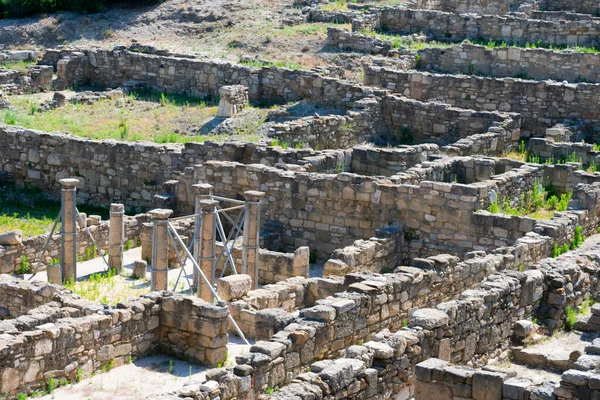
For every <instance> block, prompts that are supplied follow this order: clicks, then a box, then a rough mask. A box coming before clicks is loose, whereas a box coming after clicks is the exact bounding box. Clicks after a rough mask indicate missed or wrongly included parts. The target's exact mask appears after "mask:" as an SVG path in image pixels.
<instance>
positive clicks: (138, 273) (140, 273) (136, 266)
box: [133, 261, 148, 279]
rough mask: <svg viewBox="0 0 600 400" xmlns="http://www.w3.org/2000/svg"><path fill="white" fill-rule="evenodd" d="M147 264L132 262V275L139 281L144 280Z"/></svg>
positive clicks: (144, 262)
mask: <svg viewBox="0 0 600 400" xmlns="http://www.w3.org/2000/svg"><path fill="white" fill-rule="evenodd" d="M147 268H148V263H147V262H146V261H134V262H133V275H134V276H135V277H137V278H139V279H146V270H147Z"/></svg>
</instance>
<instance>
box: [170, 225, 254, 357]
mask: <svg viewBox="0 0 600 400" xmlns="http://www.w3.org/2000/svg"><path fill="white" fill-rule="evenodd" d="M167 224H168V227H169V228H170V230H171V232H172V233H173V235H174V236H175V238H176V239H177V241H178V242H179V243H180V244H183V241H182V240H181V237H179V234H178V233H177V231H176V230H175V228H173V225H171V223H170V222H167ZM182 247H183V249H184V250H185V252H186V254H187V256H188V257H189V258H190V259H191V260H192V264H193V265H194V268H195V269H196V270H197V271H198V274H199V275H200V277H201V278H202V279H204V282H205V283H206V285H207V286H208V287H209V288H210V291H211V292H212V295H213V296H214V298H215V299H217V301H222V299H221V298H220V297H219V294H218V293H217V291H216V290H215V289H214V288H213V287H212V285H211V284H210V282H209V281H208V278H206V275H204V272H202V269H200V266H198V263H197V262H196V260H194V258H193V257H192V253H190V251H189V250H188V249H187V247H185V245H183V246H182ZM229 320H230V321H231V323H232V324H233V326H234V327H235V330H236V331H237V333H238V335H239V336H240V338H242V340H243V341H244V343H246V344H247V345H249V344H250V343H248V340H247V339H246V336H244V333H243V332H242V330H241V329H240V327H239V326H238V324H237V323H236V322H235V320H234V319H233V317H232V316H231V314H229Z"/></svg>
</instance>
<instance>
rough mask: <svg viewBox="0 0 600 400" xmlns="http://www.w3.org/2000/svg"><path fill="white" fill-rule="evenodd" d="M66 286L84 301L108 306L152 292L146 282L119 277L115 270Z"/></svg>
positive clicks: (69, 283)
mask: <svg viewBox="0 0 600 400" xmlns="http://www.w3.org/2000/svg"><path fill="white" fill-rule="evenodd" d="M64 286H65V287H66V288H67V289H69V290H72V291H73V293H75V294H77V295H79V296H81V298H83V299H86V300H89V301H98V302H100V303H102V304H108V305H116V304H117V303H119V302H122V301H125V300H127V299H129V298H132V297H137V296H139V295H142V294H145V293H149V292H150V284H149V283H148V282H147V281H146V280H143V279H133V278H131V277H127V276H122V275H119V274H117V271H116V270H114V269H111V270H109V271H108V272H105V273H97V274H92V275H90V276H89V277H88V279H86V280H81V281H76V282H73V281H70V282H66V283H65V285H64Z"/></svg>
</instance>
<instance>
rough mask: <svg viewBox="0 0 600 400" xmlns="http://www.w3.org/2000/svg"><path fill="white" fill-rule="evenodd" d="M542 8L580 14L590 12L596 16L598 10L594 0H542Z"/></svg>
mask: <svg viewBox="0 0 600 400" xmlns="http://www.w3.org/2000/svg"><path fill="white" fill-rule="evenodd" d="M542 8H543V9H544V10H547V11H572V12H575V13H581V14H592V15H593V16H595V17H597V16H598V13H599V12H600V6H599V5H598V2H596V1H594V0H581V1H577V2H568V1H565V0H544V1H543V5H542Z"/></svg>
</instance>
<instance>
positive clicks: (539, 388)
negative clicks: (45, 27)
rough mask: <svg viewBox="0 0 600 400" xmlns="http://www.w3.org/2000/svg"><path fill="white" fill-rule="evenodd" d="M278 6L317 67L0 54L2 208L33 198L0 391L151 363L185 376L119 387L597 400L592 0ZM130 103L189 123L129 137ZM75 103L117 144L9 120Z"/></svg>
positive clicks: (6, 324)
mask: <svg viewBox="0 0 600 400" xmlns="http://www.w3.org/2000/svg"><path fill="white" fill-rule="evenodd" d="M277 3H279V2H277ZM281 3H284V2H281ZM190 7H191V6H190ZM282 7H284V11H281V13H284V14H285V16H286V18H284V19H283V20H282V27H281V29H284V30H287V31H286V32H290V31H291V30H292V29H296V28H297V27H298V26H302V27H303V28H302V29H305V30H306V32H309V31H310V29H315V30H316V29H319V28H320V29H322V32H321V35H320V36H317V37H319V40H321V44H322V46H323V49H322V50H321V51H322V52H323V53H333V54H337V55H341V56H340V58H339V59H337V60H338V62H340V63H342V64H343V65H342V66H341V68H340V65H337V66H336V65H327V66H320V67H319V68H312V69H306V68H305V69H302V68H286V66H285V65H284V66H281V65H278V63H276V62H266V61H262V60H260V59H258V58H247V59H242V60H241V61H240V62H239V63H232V62H225V61H223V60H219V59H217V57H210V58H206V57H204V58H203V57H199V56H195V55H191V54H185V52H183V53H174V52H169V51H167V50H157V49H156V48H154V47H151V46H144V45H140V44H139V43H137V42H133V43H132V45H131V46H129V45H128V46H121V45H119V46H112V47H110V48H109V47H108V46H105V47H103V48H102V47H97V46H82V47H80V48H76V47H74V46H59V47H56V48H46V49H45V50H39V51H38V50H18V51H17V50H14V49H12V48H11V50H0V62H1V63H2V64H1V67H0V116H2V115H3V116H4V123H2V124H0V144H1V146H0V191H6V193H12V191H15V192H17V191H18V190H21V192H18V193H19V194H18V195H14V196H12V195H10V196H12V197H10V196H9V195H6V197H0V201H3V202H5V205H4V206H3V205H2V204H0V207H5V208H6V210H8V211H5V208H0V211H1V212H2V214H0V218H1V217H3V216H4V217H6V221H7V222H6V226H8V225H9V222H8V221H9V219H8V217H11V216H12V214H11V213H9V211H10V207H11V206H13V207H16V205H17V204H20V203H24V204H26V205H27V204H35V205H34V206H32V213H31V215H28V216H27V218H24V219H26V220H27V219H33V218H34V217H35V215H37V214H36V213H34V212H33V210H35V209H36V208H41V207H38V206H39V204H41V203H33V200H32V198H33V197H35V196H43V199H44V200H43V201H44V202H47V204H54V205H56V208H55V209H54V208H52V212H53V213H54V214H52V218H48V220H49V222H48V221H46V225H47V227H46V228H47V229H46V232H45V233H44V234H23V233H22V232H19V230H18V229H3V230H0V273H1V275H0V354H1V356H0V398H10V399H12V398H16V399H23V398H27V396H28V395H32V394H35V393H36V392H40V393H41V391H46V392H47V394H53V393H54V390H56V394H62V395H64V396H67V397H66V398H79V397H76V396H75V394H69V392H61V390H65V391H66V390H67V389H66V388H65V386H67V385H66V384H63V383H64V382H68V383H71V384H72V386H73V387H77V385H79V384H80V383H79V382H80V381H81V380H82V379H84V378H90V382H91V379H92V378H93V377H94V376H95V375H96V374H99V375H102V374H107V375H106V376H109V375H108V374H110V373H111V372H110V370H111V369H113V368H116V369H115V371H114V372H115V373H116V372H117V371H118V370H119V369H121V368H127V366H130V364H131V363H132V361H133V360H144V359H145V358H148V357H151V356H156V355H157V354H158V355H162V356H165V357H169V358H168V360H170V361H167V363H169V362H170V363H171V364H170V367H169V369H170V371H169V373H170V374H173V371H172V369H173V364H172V363H173V360H181V361H185V362H189V363H192V364H193V365H202V366H203V368H206V370H205V373H204V374H203V375H202V376H201V377H198V376H195V377H194V378H193V379H192V376H191V375H192V366H190V367H189V368H190V377H189V379H187V380H185V383H184V382H183V380H181V382H178V383H177V385H175V386H173V387H168V388H165V387H161V384H160V383H157V382H148V384H147V387H148V389H149V390H148V391H146V392H145V393H144V395H143V396H141V395H140V398H149V399H196V400H200V399H202V400H206V399H210V400H217V399H219V400H255V399H269V398H272V399H274V400H275V399H282V400H283V399H286V400H287V399H293V400H317V399H323V400H325V399H327V400H329V399H357V400H358V399H364V400H384V399H394V400H407V399H411V398H414V399H416V400H421V399H423V400H429V399H443V400H446V399H448V400H456V399H474V400H495V399H498V400H501V399H510V400H550V399H556V400H571V399H581V400H588V399H598V398H600V304H596V301H600V235H599V233H600V170H599V169H598V166H599V165H600V134H599V133H598V132H599V128H598V127H599V126H600V125H599V124H600V106H599V105H600V75H599V72H600V54H598V49H600V39H599V38H600V18H598V13H599V8H598V4H597V3H594V2H590V1H583V2H578V3H576V4H575V3H572V2H564V1H556V0H543V1H497V2H489V1H487V0H468V1H467V0H452V1H446V2H441V1H432V0H418V1H409V2H387V1H375V0H374V1H357V2H356V1H354V2H350V1H348V2H346V1H341V0H340V1H337V2H326V1H319V0H314V1H313V0H311V1H294V4H293V6H292V4H287V3H286V4H284V5H283V6H282ZM185 9H186V8H185V7H180V9H179V11H178V12H181V13H182V15H183V14H185V12H191V11H189V10H188V11H182V10H185ZM186 15H187V14H186ZM181 18H184V17H181ZM211 18H213V17H211ZM204 22H206V21H204V20H203V21H202V22H199V24H202V23H204ZM310 27H313V28H310ZM315 27H316V28H315ZM236 46H238V45H237V44H234V45H231V46H230V47H231V48H235V47H236ZM340 59H341V60H342V61H340ZM23 63H26V66H25V67H23V65H22V64H23ZM358 64H360V67H359V68H358V69H357V68H356V65H358ZM11 66H12V67H11ZM345 66H348V70H347V71H345V70H344V68H345ZM11 68H14V69H11ZM353 68H354V69H353ZM352 69H353V70H352ZM350 70H352V71H350ZM351 73H354V74H356V76H359V77H360V79H357V78H356V76H352V77H350V75H351ZM24 99H25V100H24ZM140 99H144V101H146V100H147V99H151V100H152V101H154V103H153V104H152V105H148V104H146V105H145V106H144V107H146V108H148V109H150V108H151V107H155V109H154V110H155V111H154V114H155V116H156V118H157V121H159V117H161V116H163V115H167V114H169V113H177V112H180V111H181V110H184V111H185V110H186V109H188V110H189V109H190V107H191V106H190V104H189V102H190V99H196V100H197V101H198V102H201V103H202V107H203V108H202V112H205V111H206V110H205V109H208V108H210V112H209V113H208V114H207V116H205V118H204V117H203V118H204V119H202V120H201V122H199V123H196V122H194V123H196V124H197V125H198V126H195V127H194V129H195V130H194V132H193V133H192V134H189V132H188V133H183V132H180V131H177V132H175V131H174V132H173V133H172V135H174V137H175V139H174V140H170V141H164V140H158V139H156V140H154V141H149V140H144V139H148V137H149V136H148V137H143V138H142V139H139V138H136V137H134V136H133V135H132V134H131V132H129V129H130V127H129V125H128V123H127V121H126V120H125V118H124V117H123V115H125V111H124V110H127V109H128V108H131V109H134V112H136V109H135V108H134V107H135V102H136V101H141V100H140ZM148 102H150V101H149V100H148ZM23 104H26V105H25V107H27V108H28V115H27V118H26V117H25V116H23V115H21V116H20V117H19V115H20V114H18V109H19V107H22V106H23ZM99 104H100V105H103V106H106V104H108V105H109V106H108V107H109V108H116V109H119V110H121V111H120V113H121V114H120V115H121V117H120V120H119V121H118V128H116V129H118V131H119V135H120V137H119V138H110V139H98V138H97V137H96V136H92V137H89V136H88V137H86V136H85V135H84V134H77V132H71V133H70V132H59V131H57V132H48V131H44V130H41V129H37V128H38V126H31V125H27V124H33V122H31V121H38V123H40V125H41V124H42V122H44V121H45V120H43V119H39V120H36V119H35V118H34V117H36V115H37V116H38V117H39V115H44V116H45V117H44V118H48V119H50V116H52V115H55V114H52V113H66V114H68V113H76V112H78V109H79V108H84V109H85V107H95V106H97V105H99ZM211 107H212V108H211ZM90 109H91V108H90ZM86 110H87V109H86ZM98 110H99V109H94V112H93V113H92V112H89V113H88V114H89V117H90V118H92V114H94V113H96V114H100V113H101V111H98ZM173 110H177V111H173ZM137 111H139V109H138V110H137ZM145 111H147V110H145ZM145 111H144V112H145ZM1 112H6V114H1ZM140 112H141V111H140ZM181 112H183V111H181ZM197 112H198V113H200V112H201V111H197ZM207 112H208V111H207ZM39 118H42V117H39ZM177 118H178V117H177ZM177 118H175V119H177ZM40 121H41V122H40ZM159 122H160V121H159ZM81 123H82V124H83V122H81ZM106 123H107V124H108V122H106ZM99 124H100V123H99ZM156 125H159V123H158V122H156ZM41 126H46V125H41ZM250 126H252V127H253V129H252V132H251V134H248V132H249V131H250V128H249V127H250ZM98 129H100V127H98ZM148 129H150V128H148ZM152 129H154V128H152ZM156 129H158V128H156ZM182 129H183V128H182ZM240 132H242V133H243V134H245V135H246V136H243V135H242V134H240ZM201 135H207V138H208V139H209V140H194V139H195V138H197V136H201ZM213 136H218V137H219V138H220V139H219V140H212V139H213ZM156 137H158V136H156ZM240 137H241V138H242V139H240ZM250 137H251V138H250ZM181 138H183V139H181ZM221 138H227V139H232V140H221ZM244 138H245V139H244ZM180 139H181V140H180ZM15 188H18V190H17V189H15ZM34 195H35V196H34ZM84 207H88V208H89V209H90V210H96V212H97V213H98V214H103V215H102V216H101V215H96V213H92V211H90V213H85V212H81V211H82V210H84ZM48 213H50V211H48ZM56 213H58V216H57V217H56V220H54V216H55V214H56ZM16 214H17V213H16V212H15V213H14V215H15V216H14V218H16V217H17V215H16ZM32 216H33V217H32ZM46 217H47V216H46ZM22 219H23V218H22ZM0 221H4V220H3V219H0ZM11 221H12V220H11ZM53 222H54V224H53ZM25 226H27V225H25ZM0 228H2V226H0ZM50 228H51V229H50ZM105 281H106V282H107V283H106V285H107V287H108V289H99V288H101V287H103V286H102V284H101V283H99V282H105ZM121 281H124V282H125V283H124V284H121V286H119V285H120V284H117V283H110V282H121ZM86 282H92V286H91V287H92V289H86V290H83V289H81V286H80V285H85V284H86ZM126 289H130V290H131V291H127V290H126ZM101 290H105V291H104V292H99V291H101ZM121 290H123V291H125V292H126V293H127V294H130V293H134V294H135V295H131V296H129V297H128V298H121V297H118V296H119V293H118V292H119V291H121ZM133 290H137V292H133ZM88 292H92V293H91V294H90V293H88ZM95 292H98V293H95ZM86 296H88V297H86ZM89 296H95V297H94V300H90V297H89ZM124 296H125V295H124ZM190 365H191V364H190ZM121 371H124V369H121ZM163 372H164V371H163ZM180 378H181V376H180ZM90 385H91V383H90ZM57 386H62V387H57ZM23 396H25V397H23ZM69 396H71V397H69ZM131 396H134V395H131ZM134 397H135V396H134ZM134 397H132V398H134ZM82 398H83V397H82ZM135 398H138V397H135Z"/></svg>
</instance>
